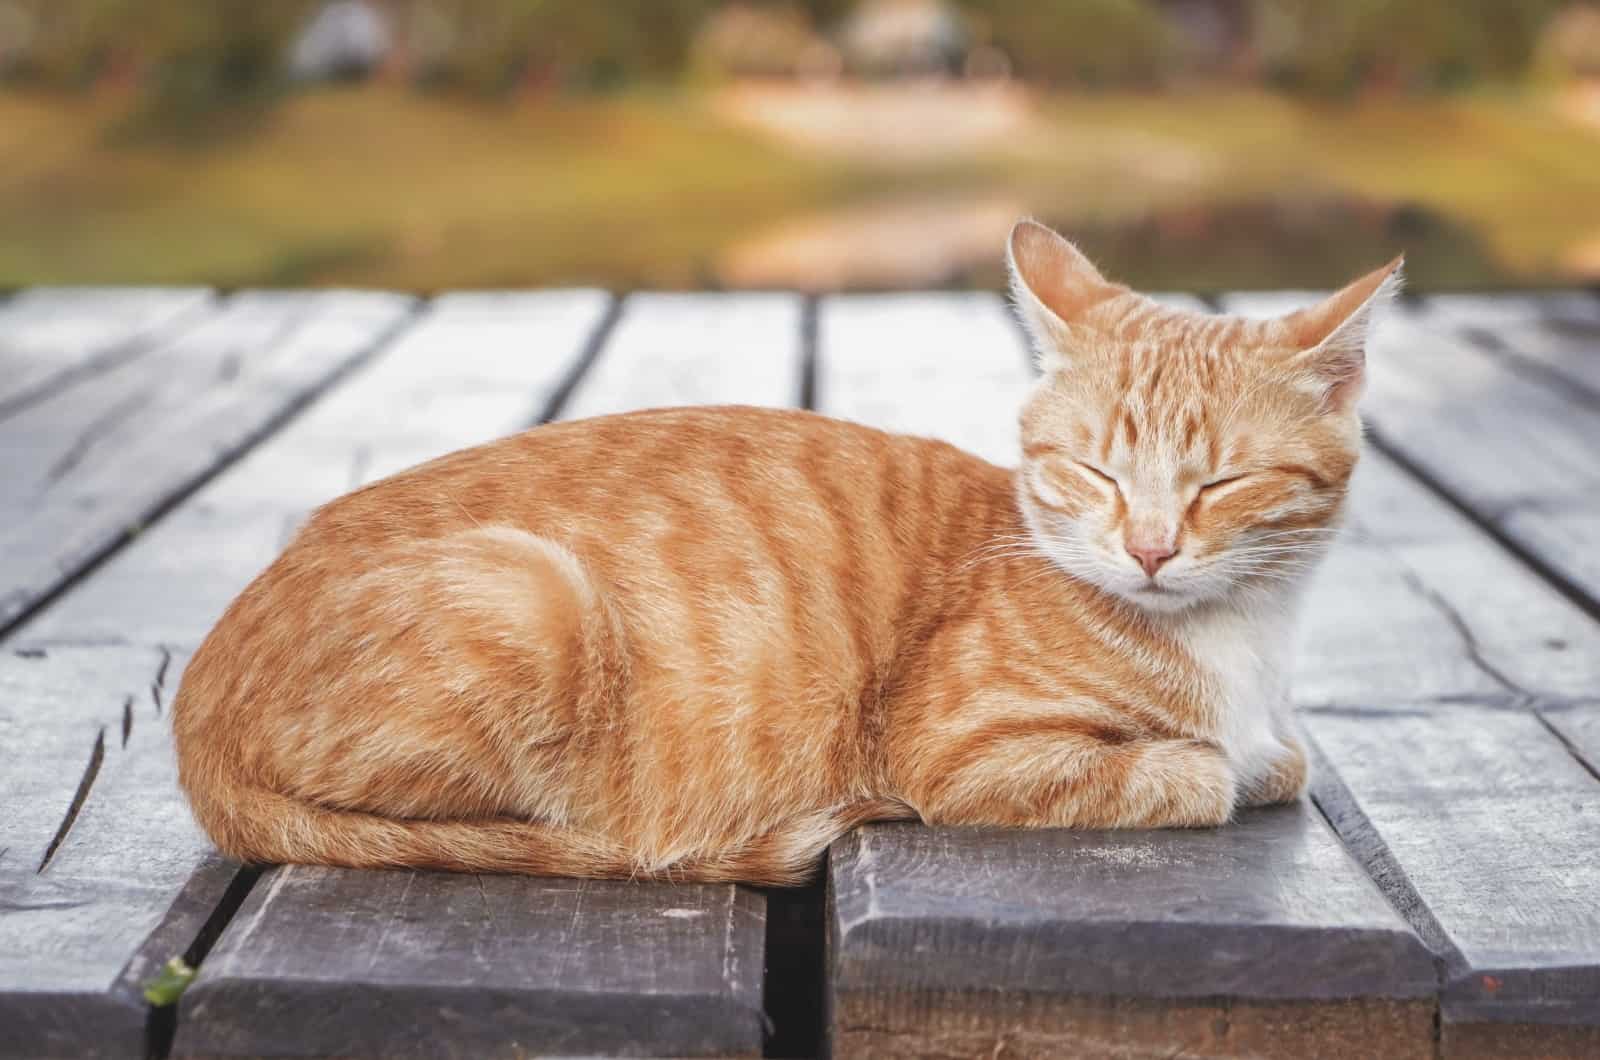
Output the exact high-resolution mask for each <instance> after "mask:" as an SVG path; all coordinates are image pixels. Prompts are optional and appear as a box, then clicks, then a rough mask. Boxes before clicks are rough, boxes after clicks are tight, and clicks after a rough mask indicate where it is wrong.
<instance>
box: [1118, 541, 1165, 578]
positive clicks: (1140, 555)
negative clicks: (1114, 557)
mask: <svg viewBox="0 0 1600 1060" xmlns="http://www.w3.org/2000/svg"><path fill="white" fill-rule="evenodd" d="M1122 547H1124V548H1126V549H1127V550H1128V555H1130V556H1132V557H1133V558H1134V559H1136V560H1138V561H1139V566H1141V567H1143V568H1144V572H1145V573H1146V574H1148V575H1149V576H1150V577H1152V578H1154V577H1155V576H1156V571H1158V570H1160V569H1161V565H1162V564H1163V563H1165V562H1166V561H1167V560H1169V559H1171V558H1172V557H1173V556H1176V555H1177V554H1178V547H1177V543H1176V542H1171V543H1167V544H1161V545H1151V544H1145V543H1140V544H1135V543H1133V542H1132V541H1127V542H1124V543H1123V546H1122Z"/></svg>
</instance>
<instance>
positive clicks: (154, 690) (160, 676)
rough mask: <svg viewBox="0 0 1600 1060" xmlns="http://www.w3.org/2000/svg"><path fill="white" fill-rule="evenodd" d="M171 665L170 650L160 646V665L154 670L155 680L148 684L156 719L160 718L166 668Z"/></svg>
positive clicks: (165, 685) (165, 684)
mask: <svg viewBox="0 0 1600 1060" xmlns="http://www.w3.org/2000/svg"><path fill="white" fill-rule="evenodd" d="M171 665H172V649H171V648H169V647H167V646H166V645H161V665H160V666H158V667H157V668H156V679H155V680H154V681H151V682H150V699H151V700H152V701H153V702H154V703H155V705H156V717H158V718H159V717H161V693H162V692H163V691H164V690H165V689H166V687H167V667H169V666H171Z"/></svg>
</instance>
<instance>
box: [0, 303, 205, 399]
mask: <svg viewBox="0 0 1600 1060" xmlns="http://www.w3.org/2000/svg"><path fill="white" fill-rule="evenodd" d="M212 304H213V301H212V298H211V294H210V292H209V291H206V290H205V289H203V288H198V287H35V288H31V289H29V290H26V291H19V292H18V293H16V294H15V295H12V296H11V297H10V298H8V299H7V300H6V301H5V303H4V304H3V305H0V419H4V418H5V417H6V416H9V415H12V414H13V413H15V412H17V411H18V410H19V409H22V408H25V407H26V406H28V405H29V404H31V403H33V402H35V401H38V400H40V399H42V398H43V397H45V396H47V395H49V394H53V393H56V392H58V391H60V390H62V389H64V388H65V387H67V386H70V385H72V384H73V383H74V382H77V381H79V380H82V379H84V378H87V377H89V376H91V375H93V374H94V373H95V372H98V371H104V370H105V369H106V368H109V367H110V366H112V365H114V364H118V363H121V362H122V361H124V360H126V359H128V358H130V357H137V356H139V355H140V354H141V353H145V352H148V351H149V350H150V349H151V348H152V346H154V345H155V344H156V343H158V342H159V341H160V339H161V337H162V336H164V335H168V334H171V333H172V332H173V331H174V330H175V329H177V328H179V327H181V326H184V325H187V324H190V323H192V322H194V321H195V320H196V319H198V318H199V317H200V316H201V315H202V314H203V312H204V311H205V309H206V308H208V307H209V306H210V305H212Z"/></svg>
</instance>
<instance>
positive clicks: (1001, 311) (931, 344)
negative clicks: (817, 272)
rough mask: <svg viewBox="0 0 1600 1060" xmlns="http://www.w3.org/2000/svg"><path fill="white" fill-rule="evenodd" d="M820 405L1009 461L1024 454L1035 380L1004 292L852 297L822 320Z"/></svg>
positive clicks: (823, 309)
mask: <svg viewBox="0 0 1600 1060" xmlns="http://www.w3.org/2000/svg"><path fill="white" fill-rule="evenodd" d="M817 343H818V351H819V352H818V359H817V398H816V406H817V410H818V411H819V412H825V413H827V414H828V415H830V416H838V417H841V418H843V419H847V420H855V421H857V422H860V423H866V424H870V425H872V426H874V427H882V428H884V429H885V430H891V431H898V432H903V433H906V434H918V435H925V436H928V437H937V438H942V439H943V440H945V441H947V442H950V443H952V444H954V445H958V446H960V447H962V448H963V449H966V450H968V451H970V452H973V453H976V454H978V455H979V456H981V457H983V458H984V459H986V460H992V461H994V462H995V463H998V464H1001V465H1002V466H1012V465H1014V464H1016V462H1017V459H1018V456H1019V444H1020V443H1019V441H1018V436H1017V415H1016V414H1017V411H1018V410H1019V409H1021V407H1022V401H1023V398H1024V397H1025V396H1026V395H1027V392H1028V389H1029V387H1030V386H1031V385H1032V383H1033V372H1032V370H1031V369H1030V367H1029V359H1028V358H1029V355H1028V352H1027V347H1026V344H1025V343H1024V342H1023V339H1022V333H1021V332H1020V331H1019V330H1018V328H1017V326H1016V325H1015V324H1014V323H1013V322H1012V320H1011V317H1010V315H1009V312H1008V310H1007V309H1006V305H1005V303H1004V302H1003V301H1002V300H1001V299H1000V298H999V297H998V296H996V295H992V294H985V293H970V294H893V295H848V296H841V297H836V298H827V299H824V300H823V301H822V303H821V305H820V307H819V309H818V323H817Z"/></svg>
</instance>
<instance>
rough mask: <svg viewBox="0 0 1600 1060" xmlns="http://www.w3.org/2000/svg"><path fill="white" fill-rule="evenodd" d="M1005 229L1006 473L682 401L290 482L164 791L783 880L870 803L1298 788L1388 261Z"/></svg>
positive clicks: (217, 813)
mask: <svg viewBox="0 0 1600 1060" xmlns="http://www.w3.org/2000/svg"><path fill="white" fill-rule="evenodd" d="M1011 251H1012V253H1011V260H1012V263H1013V270H1014V275H1015V279H1016V293H1017V298H1018V301H1019V306H1020V309H1021V311H1022V313H1023V314H1024V318H1025V320H1026V321H1027V322H1028V324H1029V327H1030V328H1031V329H1032V331H1033V333H1034V335H1035V337H1036V339H1037V344H1038V346H1039V349H1040V354H1041V358H1042V360H1043V363H1044V368H1045V373H1044V375H1043V376H1042V378H1041V381H1040V383H1039V386H1038V388H1037V390H1036V392H1035V393H1034V395H1033V396H1032V398H1031V399H1030V400H1029V402H1028V403H1027V406H1026V408H1025V409H1024V410H1023V414H1022V416H1023V418H1022V423H1023V440H1024V446H1025V449H1024V453H1023V459H1022V466H1021V469H1020V470H1019V471H1015V472H1013V471H1009V470H1005V469H1002V468H999V467H995V466H993V465H990V464H988V463H985V462H984V461H982V460H979V459H977V458H976V457H973V456H971V455H968V454H966V453H964V452H961V451H959V450H957V449H955V448H952V447H950V446H948V445H944V444H942V443H939V442H934V441H928V440H924V439H918V438H909V437H901V436H895V435H889V434H884V433H881V432H879V431H875V430H871V429H869V428H866V427H861V426H856V425H853V424H849V423H842V422H838V421H834V420H829V419H825V418H823V417H820V416H815V415H810V414H807V413H802V412H779V411H763V410H757V409H750V408H705V409H678V410H662V411H655V412H646V413H637V414H632V415H625V416H616V417H608V418H604V419H597V420H589V421H579V422H572V423H564V424H558V425H553V426H548V427H541V428H538V429H536V430H533V431H529V432H527V433H525V434H521V435H517V436H515V437H511V438H507V439H504V440H502V441H499V442H495V443H493V444H490V445H486V446H482V447H479V448H476V449H471V450H467V451H464V452H459V453H455V454H453V455H450V456H447V457H444V458H443V459H440V460H436V461H433V462H432V463H429V464H425V465H423V466H421V467H418V468H414V469H412V470H410V471H407V472H405V473H402V474H400V475H397V476H395V477H393V478H390V479H387V480H384V481H382V482H379V483H377V484H375V485H372V486H369V487H367V488H365V489H362V490H359V491H357V492H355V493H352V494H350V495H349V496H346V497H343V498H341V499H339V500H337V501H335V502H333V503H332V504H329V505H328V506H326V507H325V508H323V509H322V510H321V511H319V512H318V513H316V515H315V516H314V517H313V518H312V519H311V520H310V522H309V523H308V525H307V526H306V527H305V528H304V529H303V530H302V531H301V532H300V534H299V535H298V536H297V537H296V538H295V540H294V541H293V542H292V543H291V544H290V546H289V547H288V549H287V550H286V551H285V552H284V554H283V555H282V556H281V557H280V558H279V559H278V560H277V561H276V562H275V563H274V564H273V565H272V566H271V567H270V568H269V569H268V570H267V571H266V572H265V573H263V574H262V575H261V576H260V577H259V578H257V579H256V580H255V582H254V583H252V584H251V585H250V587H249V588H248V589H246V590H245V592H244V593H243V594H242V595H241V596H240V597H239V598H238V599H237V600H236V601H235V602H234V603H233V605H232V606H231V607H230V608H229V609H228V611H227V613H226V614H225V615H224V616H223V618H222V620H221V621H220V622H219V623H218V625H217V627H216V629H215V630H213V632H212V633H211V635H210V636H209V637H208V638H207V640H206V642H205V644H204V645H203V646H202V647H201V649H200V651H199V652H198V653H197V654H196V655H195V657H194V659H193V661H192V663H191V664H190V666H189V669H188V672H187V673H186V675H185V677H184V681H183V686H182V689H181V691H180V693H179V696H178V699H177V703H176V706H175V708H174V727H175V733H176V738H177V745H178V752H179V762H180V770H181V777H182V781H183V784H184V786H185V787H186V788H187V790H188V793H189V797H190V800H191V803H192V805H193V807H194V810H195V813H196V815H197V817H198V818H199V820H200V821H201V823H202V824H203V825H204V826H205V827H206V829H207V830H208V831H209V832H210V834H211V835H212V837H213V838H214V839H215V840H216V842H217V844H218V845H219V846H220V847H222V848H223V849H224V850H225V851H227V852H229V853H231V854H233V855H236V856H238V857H241V858H245V859H248V860H252V861H268V862H316V863H324V864H333V865H350V866H386V865H390V866H401V865H403V866H425V867H437V868H447V869H461V870H473V871H505V872H527V873H540V874H561V875H577V876H622V877H626V876H659V877H671V878H675V879H701V880H746V881H754V882H769V883H789V882H794V881H797V880H800V879H802V878H804V877H805V876H806V875H807V874H808V873H810V872H811V871H812V870H813V867H814V865H815V864H816V861H817V858H818V856H819V854H820V852H821V851H822V850H823V848H824V847H825V846H826V845H827V843H828V842H829V841H831V840H832V839H833V838H835V837H836V836H838V835H839V834H840V833H841V832H843V831H844V830H846V829H848V828H850V827H853V826H854V825H855V824H857V823H859V822H862V821H865V820H869V819H873V818H883V817H912V818H918V817H919V818H921V819H923V820H926V821H930V822H941V823H953V824H995V825H1014V826H1023V827H1027V826H1051V825H1064V826H1082V827H1158V826H1208V825H1218V824H1221V823H1223V822H1225V821H1226V820H1227V819H1228V818H1229V817H1230V815H1231V814H1232V813H1233V811H1234V809H1235V807H1236V806H1238V805H1240V804H1242V803H1254V802H1269V801H1279V800H1286V799H1292V798H1294V797H1296V796H1297V795H1298V794H1299V793H1300V791H1301V790H1302V789H1303V787H1304V784H1305V768H1306V767H1305V758H1304V755H1303V753H1302V752H1301V750H1300V748H1299V745H1298V744H1297V743H1296V740H1295V737H1294V734H1293V730H1292V727H1291V725H1290V722H1289V719H1288V717H1287V713H1286V689H1285V687H1284V675H1285V673H1286V669H1287V664H1288V646H1287V632H1288V630H1289V628H1290V624H1291V620H1292V616H1293V610H1294V606H1295V600H1296V597H1297V594H1298V590H1299V587H1300V584H1301V582H1302V580H1303V578H1304V576H1305V575H1306V573H1307V571H1308V570H1309V568H1310V567H1311V565H1312V563H1313V561H1314V560H1315V558H1316V557H1317V556H1319V555H1320V553H1321V551H1322V549H1323V546H1324V544H1325V542H1326V539H1327V537H1326V535H1327V532H1328V530H1329V528H1330V527H1331V526H1332V525H1333V524H1334V522H1335V521H1336V518H1337V516H1338V513H1339V510H1340V507H1341V504H1342V501H1343V498H1344V492H1345V486H1346V482H1347V480H1348V477H1349V475H1350V472H1351V469H1352V467H1353V465H1354V462H1355V459H1356V454H1357V447H1358V443H1359V427H1358V424H1357V421H1356V418H1355V413H1354V409H1353V403H1354V397H1355V394H1356V392H1357V391H1358V390H1359V381H1360V374H1361V355H1362V354H1361V350H1362V342H1363V336H1364V331H1365V327H1366V320H1367V316H1368V314H1369V309H1370V307H1371V305H1372V304H1373V302H1374V300H1375V299H1376V298H1377V297H1378V296H1379V295H1381V294H1382V293H1383V292H1384V291H1387V290H1388V289H1390V288H1391V287H1392V285H1393V277H1395V276H1396V275H1397V274H1396V272H1395V266H1390V267H1389V268H1388V269H1385V270H1379V272H1377V273H1374V274H1372V275H1370V276H1368V277H1365V278H1364V279H1362V280H1360V281H1357V283H1355V284H1353V285H1352V286H1351V287H1350V288H1347V289H1346V290H1345V291H1343V292H1341V293H1340V294H1338V295H1336V296H1334V297H1333V298H1331V299H1329V300H1328V301H1326V302H1324V303H1323V304H1322V305H1321V306H1318V307H1315V308H1313V309H1311V310H1308V311H1306V312H1304V313H1301V314H1297V315H1295V316H1293V317H1290V318H1287V319H1285V320H1281V321H1273V322H1267V323H1249V322H1245V321H1240V320H1234V319H1230V318H1222V317H1207V316H1198V315H1192V314H1188V313H1182V312H1177V311H1173V310H1169V309H1165V308H1162V307H1160V306H1158V305H1156V304H1154V303H1152V302H1150V301H1148V300H1145V299H1143V298H1140V297H1138V296H1136V295H1134V294H1132V293H1131V292H1129V291H1127V290H1126V289H1124V288H1121V287H1116V286H1113V285H1111V284H1109V283H1107V282H1106V281H1105V280H1103V279H1102V278H1101V277H1100V276H1099V274H1098V273H1097V272H1095V270H1094V269H1093V267H1092V266H1090V265H1089V264H1088V262H1087V261H1085V260H1084V259H1082V257H1081V256H1080V255H1078V254H1077V252H1076V251H1075V250H1074V249H1072V248H1071V246H1070V245H1069V244H1067V243H1066V242H1065V241H1064V240H1061V239H1060V237H1058V236H1056V235H1054V234H1053V233H1051V232H1049V231H1048V230H1046V229H1043V228H1040V227H1039V226H1036V225H1031V224H1024V225H1021V226H1019V227H1018V229H1017V231H1016V232H1015V233H1014V234H1013V237H1012V245H1011ZM997 355H998V351H997ZM1208 484H1210V485H1209V486H1208ZM1164 551H1165V552H1166V553H1171V554H1170V555H1165V554H1164ZM1152 564H1153V565H1154V566H1151V565H1152ZM1152 570H1153V573H1151V572H1150V571H1152Z"/></svg>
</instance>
